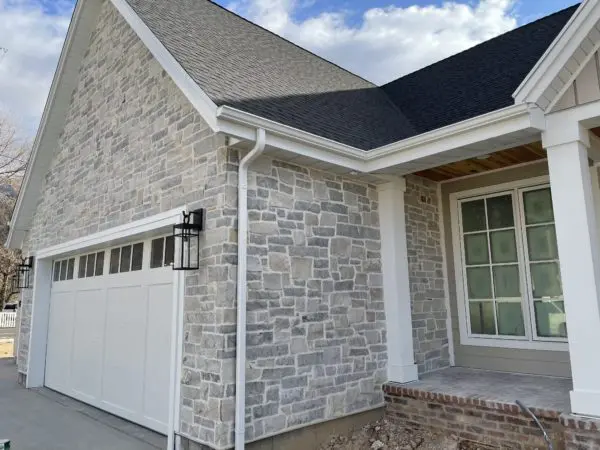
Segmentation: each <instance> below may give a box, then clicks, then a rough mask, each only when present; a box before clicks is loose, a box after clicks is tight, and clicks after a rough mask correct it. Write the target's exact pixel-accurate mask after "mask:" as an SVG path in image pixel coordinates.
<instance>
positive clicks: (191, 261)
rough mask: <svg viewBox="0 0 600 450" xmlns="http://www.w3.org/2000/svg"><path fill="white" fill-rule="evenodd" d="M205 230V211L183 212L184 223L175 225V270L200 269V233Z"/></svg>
mask: <svg viewBox="0 0 600 450" xmlns="http://www.w3.org/2000/svg"><path fill="white" fill-rule="evenodd" d="M203 230H204V209H198V210H196V211H190V212H189V213H186V212H185V211H184V212H183V222H181V223H178V224H177V225H173V238H174V240H173V241H174V244H175V258H174V261H173V270H197V269H199V268H200V232H201V231H203Z"/></svg>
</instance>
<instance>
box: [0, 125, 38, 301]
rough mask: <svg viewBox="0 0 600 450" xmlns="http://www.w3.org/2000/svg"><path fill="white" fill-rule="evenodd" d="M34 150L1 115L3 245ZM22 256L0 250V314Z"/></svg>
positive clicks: (0, 221)
mask: <svg viewBox="0 0 600 450" xmlns="http://www.w3.org/2000/svg"><path fill="white" fill-rule="evenodd" d="M30 154H31V146H30V144H29V142H27V141H26V140H23V139H20V138H19V136H18V133H17V129H16V127H15V126H14V124H13V123H12V122H11V121H10V119H9V118H8V117H7V116H3V115H0V241H1V243H2V244H3V243H4V242H6V238H7V236H8V224H9V223H10V218H11V215H12V212H13V208H14V204H15V201H16V193H17V192H18V190H19V189H20V187H21V182H22V179H23V175H24V174H25V169H26V168H27V161H28V160H29V155H30ZM20 256H21V255H20V252H16V251H14V250H11V249H7V248H4V247H3V246H2V247H0V311H1V310H2V308H3V307H4V305H5V304H6V302H8V301H10V299H11V297H12V293H11V289H10V286H9V285H8V284H9V283H8V281H9V278H10V276H11V275H12V274H13V273H14V272H15V269H16V266H17V264H18V263H19V262H20Z"/></svg>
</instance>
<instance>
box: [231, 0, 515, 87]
mask: <svg viewBox="0 0 600 450" xmlns="http://www.w3.org/2000/svg"><path fill="white" fill-rule="evenodd" d="M391 1H392V0H390V2H391ZM514 2H515V0H478V1H474V2H473V1H469V2H468V3H466V2H463V3H460V2H445V3H443V4H442V5H441V6H435V5H430V6H410V7H406V8H401V7H396V6H389V7H386V8H372V9H368V10H367V11H365V12H364V13H363V14H362V18H361V19H362V20H360V21H359V22H358V23H353V21H352V20H351V19H352V16H351V14H350V13H349V12H348V11H339V12H326V13H320V14H317V15H314V16H312V17H308V18H306V17H305V18H303V19H301V20H299V19H297V18H296V17H297V13H298V11H300V10H301V9H302V8H303V5H302V4H301V3H299V2H298V1H297V0H239V1H237V2H234V3H231V4H230V5H229V8H230V9H232V10H233V11H235V12H237V13H238V14H241V15H243V16H245V17H246V18H248V19H249V20H251V21H253V22H255V23H258V24H259V25H261V26H263V27H265V28H267V29H269V30H271V31H273V32H274V33H277V34H279V35H281V36H283V37H285V38H287V39H289V40H291V41H292V42H294V43H296V44H298V45H300V46H302V47H305V48H307V49H309V50H311V51H313V52H315V53H316V54H318V55H320V56H322V57H324V58H326V59H329V60H330V61H332V62H335V63H336V64H339V65H341V66H342V67H344V68H346V69H348V70H350V71H352V72H354V73H356V74H358V75H361V76H363V77H364V78H366V79H368V80H370V81H373V82H375V83H379V84H383V83H386V82H388V81H391V80H393V79H395V78H398V77H399V76H402V75H405V74H407V73H410V72H412V71H414V70H417V69H419V68H422V67H425V66H426V65H428V64H431V63H433V62H435V61H438V60H440V59H443V58H445V57H447V56H450V55H453V54H455V53H458V52H460V51H462V50H465V49H467V48H469V47H472V46H474V45H476V44H478V43H480V42H482V41H485V40H487V39H490V38H492V37H494V36H497V35H499V34H502V33H504V32H506V31H509V30H511V29H513V28H515V27H516V26H517V19H516V17H515V15H514V11H513V6H514ZM304 16H305V15H304Z"/></svg>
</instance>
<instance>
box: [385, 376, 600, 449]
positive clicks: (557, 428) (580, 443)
mask: <svg viewBox="0 0 600 450" xmlns="http://www.w3.org/2000/svg"><path fill="white" fill-rule="evenodd" d="M572 388H573V384H572V380H571V379H570V378H560V377H547V376H539V375H523V374H516V373H507V372H494V371H485V370H478V369H468V368H462V367H450V368H448V369H444V370H440V371H438V372H435V373H431V374H427V375H423V376H422V377H421V379H420V380H419V381H415V382H412V383H403V384H401V383H387V384H386V385H385V386H384V393H385V400H386V415H387V417H388V419H389V420H392V421H394V422H397V423H400V424H402V425H406V426H408V427H417V428H422V427H430V428H435V429H438V430H439V429H442V430H445V431H447V432H448V433H450V434H453V435H457V436H458V437H459V438H460V439H462V440H466V441H472V442H477V443H480V444H485V445H489V446H490V447H493V448H511V449H533V448H539V449H543V448H547V447H546V442H545V441H544V438H543V435H542V433H541V431H540V430H539V428H538V427H537V426H536V425H535V423H534V422H533V420H532V419H531V418H530V417H528V416H527V415H526V414H524V413H523V411H521V409H520V408H519V406H518V405H517V404H516V402H515V400H520V401H521V402H522V403H523V404H524V405H526V406H527V407H528V408H529V409H530V410H531V411H532V412H533V413H534V414H535V415H536V416H537V417H538V419H539V420H540V422H541V423H542V424H543V426H544V428H545V430H546V432H547V433H548V435H549V436H550V438H551V440H552V442H553V445H554V448H555V449H563V448H586V449H587V448H598V447H597V446H599V445H600V437H598V434H597V430H598V426H599V425H600V423H599V422H598V421H596V420H592V419H582V418H575V417H573V416H571V415H570V404H569V392H570V391H571V390H572Z"/></svg>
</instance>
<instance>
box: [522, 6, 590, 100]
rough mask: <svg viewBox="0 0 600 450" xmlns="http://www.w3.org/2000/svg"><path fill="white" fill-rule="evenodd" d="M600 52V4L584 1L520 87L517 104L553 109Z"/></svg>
mask: <svg viewBox="0 0 600 450" xmlns="http://www.w3.org/2000/svg"><path fill="white" fill-rule="evenodd" d="M599 49H600V1H598V0H585V1H584V2H583V3H582V4H581V5H580V6H579V9H577V11H576V12H575V13H574V14H573V15H572V17H571V18H570V20H569V22H568V23H567V24H566V25H565V26H564V27H563V29H562V30H561V32H560V33H559V34H558V35H557V37H556V39H555V40H554V41H553V42H552V43H551V45H549V46H548V48H547V49H546V52H545V53H544V54H543V55H542V56H541V58H540V59H539V61H538V63H537V64H536V65H535V67H534V68H533V69H532V70H531V71H530V72H529V74H528V75H527V77H526V78H524V80H523V82H522V83H521V84H520V85H519V86H518V87H517V89H516V90H515V92H514V94H513V96H514V98H515V101H516V102H517V103H525V102H527V103H535V104H536V105H538V106H539V107H540V108H542V109H543V110H545V111H550V110H552V109H553V108H554V106H555V105H556V104H557V102H559V101H561V99H562V98H563V96H564V94H565V93H566V92H567V90H568V89H569V88H570V87H571V85H572V83H573V81H574V80H575V79H576V78H577V77H578V76H579V75H580V74H581V72H582V71H584V70H585V68H586V66H587V65H588V63H589V61H590V60H592V59H593V58H594V55H595V54H596V52H597V51H598V50H599Z"/></svg>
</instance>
